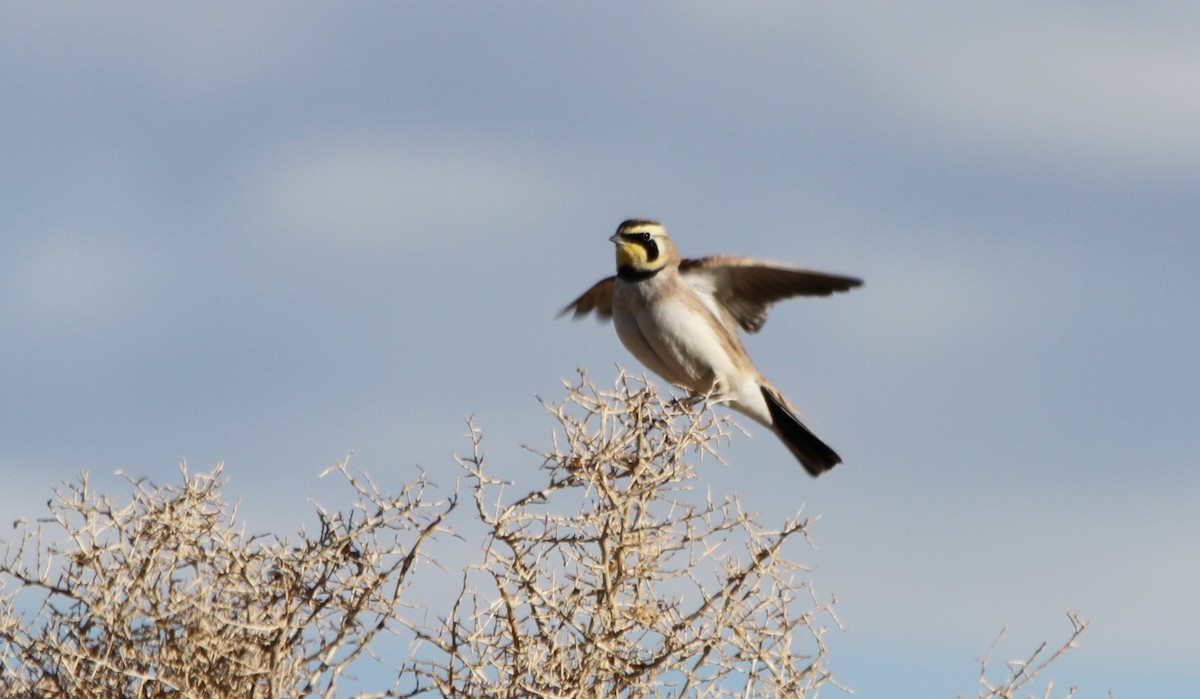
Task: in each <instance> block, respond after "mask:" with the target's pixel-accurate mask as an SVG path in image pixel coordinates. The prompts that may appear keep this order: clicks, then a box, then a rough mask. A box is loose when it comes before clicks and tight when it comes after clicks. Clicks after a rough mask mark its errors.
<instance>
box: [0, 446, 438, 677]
mask: <svg viewBox="0 0 1200 699" xmlns="http://www.w3.org/2000/svg"><path fill="white" fill-rule="evenodd" d="M182 470H183V484H182V485H179V486H158V485H154V484H152V483H149V482H148V481H145V480H129V484H130V486H131V487H132V490H131V494H130V495H129V496H128V498H125V499H123V500H120V501H118V500H115V499H112V498H109V497H108V496H105V495H101V494H97V493H95V492H93V491H92V490H91V489H89V486H88V478H87V475H86V474H84V475H83V476H81V477H80V479H79V481H78V482H75V483H68V484H66V485H64V486H62V487H59V488H56V489H55V499H54V500H52V501H51V502H50V510H51V516H50V518H49V519H47V520H44V521H42V522H39V523H38V524H36V525H32V526H31V525H28V524H24V523H18V526H19V529H20V535H19V537H18V538H17V541H16V542H15V543H13V544H10V545H9V546H8V549H7V551H6V554H5V556H4V560H3V562H2V563H0V579H5V578H6V579H7V582H9V583H12V582H15V583H16V585H15V587H16V589H15V590H13V591H11V592H7V593H6V594H4V595H3V596H2V597H0V604H2V605H3V606H2V607H0V661H2V662H3V668H2V670H3V674H2V676H0V695H2V696H5V697H71V698H73V699H86V698H90V697H96V698H100V697H105V698H108V697H168V696H170V697H298V696H333V695H334V691H335V688H336V687H337V683H338V679H339V677H340V676H341V674H342V673H343V672H344V670H345V669H346V668H347V667H348V666H349V665H350V664H351V663H352V662H353V661H354V660H355V659H356V658H357V657H358V656H359V655H360V654H362V653H363V652H364V651H365V650H366V649H367V648H368V646H369V644H370V642H371V640H372V639H373V638H374V637H375V636H376V635H377V634H379V633H380V632H381V631H382V630H383V629H384V628H386V627H387V626H388V624H390V623H393V622H395V621H396V619H397V616H398V612H399V610H400V596H401V593H402V591H403V589H404V583H405V581H406V580H407V579H408V576H409V575H410V574H411V572H412V569H413V565H414V564H415V563H416V561H417V560H418V558H419V557H420V556H421V547H422V545H423V544H424V543H426V542H427V540H428V539H429V537H431V536H432V535H434V534H435V533H436V532H437V531H438V530H439V528H440V525H441V522H442V520H443V518H444V517H445V515H446V514H447V513H448V512H449V511H450V510H451V509H453V507H454V501H453V500H450V501H429V500H428V499H427V497H426V493H425V481H424V478H419V479H417V481H415V482H414V483H412V484H409V485H408V486H406V487H405V488H404V489H403V490H402V491H401V492H400V494H399V495H396V496H392V495H385V494H383V493H381V492H379V490H378V489H376V488H375V487H374V485H373V484H371V483H370V482H369V481H366V482H364V481H363V480H361V479H359V478H356V477H354V476H353V475H352V474H350V473H349V472H348V471H347V470H346V467H345V463H342V464H339V465H338V466H337V467H335V470H336V471H337V472H338V473H340V474H341V475H342V476H343V477H344V478H345V479H346V481H347V482H348V483H349V484H350V485H351V486H352V487H353V489H354V491H355V492H356V494H357V502H356V504H355V506H354V507H353V508H352V509H351V510H350V512H349V513H346V514H331V513H329V512H327V511H325V510H324V509H321V508H320V507H319V506H318V510H317V518H318V521H319V529H320V531H319V532H318V533H316V534H315V535H303V534H302V535H301V536H300V539H299V541H298V542H297V543H296V544H294V545H293V544H292V543H290V542H288V541H287V540H283V539H277V538H274V537H248V536H246V535H245V533H244V532H243V531H241V530H240V529H239V528H238V526H237V523H236V521H235V516H234V515H235V513H234V511H233V509H232V508H231V507H230V506H229V505H227V504H226V503H225V502H223V501H222V499H221V493H220V490H221V485H222V482H221V481H220V480H219V475H220V468H218V469H216V470H215V471H214V472H212V473H209V474H199V475H189V474H188V473H187V470H186V468H184V469H182ZM53 530H59V531H61V532H62V534H61V537H60V538H57V540H55V541H53V542H51V541H49V540H48V536H49V534H50V532H51V531H53ZM18 593H20V596H19V599H18ZM18 603H19V606H18ZM22 608H24V609H25V612H24V613H22V612H21V609H22Z"/></svg>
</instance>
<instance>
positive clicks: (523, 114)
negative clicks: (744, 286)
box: [0, 2, 1200, 698]
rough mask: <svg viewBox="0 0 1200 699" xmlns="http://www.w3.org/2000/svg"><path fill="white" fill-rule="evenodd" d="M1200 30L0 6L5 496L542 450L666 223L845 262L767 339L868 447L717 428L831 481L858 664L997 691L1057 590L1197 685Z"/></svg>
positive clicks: (821, 488)
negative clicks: (637, 258) (600, 314)
mask: <svg viewBox="0 0 1200 699" xmlns="http://www.w3.org/2000/svg"><path fill="white" fill-rule="evenodd" d="M1197 36H1200V6H1197V5H1196V4H1195V3H1184V2H1176V3H1171V2H1151V3H1141V4H1138V5H1136V6H1134V5H1128V6H1127V5H1126V4H1124V3H1032V2H1015V3H1014V2H1008V3H984V4H979V3H972V4H962V3H939V2H915V3H904V4H900V3H882V2H842V3H794V2H761V3H749V4H747V3H737V4H735V3H715V2H687V3H684V2H672V3H630V2H617V3H605V4H604V5H603V6H599V5H593V6H581V5H578V4H570V3H552V2H536V3H533V2H531V3H519V4H508V3H506V4H503V5H494V4H480V3H458V2H438V3H427V2H405V3H393V4H370V5H367V4H360V5H343V4H327V5H316V4H306V3H255V4H253V5H247V4H242V3H228V4H217V3H204V4H188V3H170V4H144V5H129V4H127V5H122V6H119V7H118V6H113V5H110V4H104V5H99V4H82V3H73V4H70V5H48V4H44V3H37V4H24V5H11V4H10V5H7V6H6V7H5V8H4V9H3V10H0V92H2V94H4V95H5V98H4V102H5V107H4V109H3V110H0V134H2V135H0V148H2V156H0V232H2V235H3V251H2V252H3V254H2V255H0V328H2V330H0V364H2V366H3V367H4V369H3V372H0V396H2V400H0V406H2V407H0V477H2V478H3V480H4V483H5V487H4V489H3V492H0V512H2V513H3V514H4V517H5V519H4V521H9V520H10V519H11V518H13V517H16V516H27V517H31V516H37V515H38V514H40V513H41V510H39V507H40V503H43V502H44V501H45V500H46V498H47V497H48V493H49V486H50V484H51V483H53V482H57V481H60V480H63V479H67V478H71V477H73V476H74V475H75V474H76V473H78V472H79V471H80V470H81V469H87V470H89V471H91V472H92V473H93V474H95V479H96V481H97V483H98V484H99V485H101V486H111V487H113V488H116V487H118V481H117V480H116V479H114V478H113V477H112V476H111V474H112V473H113V472H114V471H115V470H117V469H124V470H126V471H128V472H130V473H133V474H137V475H149V476H151V477H153V478H155V479H157V480H161V481H170V480H172V479H174V478H176V477H177V476H176V468H177V464H178V462H179V461H180V460H181V459H187V460H188V462H189V463H190V464H191V466H192V468H193V469H197V470H199V469H207V468H210V467H211V466H213V465H215V464H217V463H219V462H224V463H225V464H226V467H225V475H226V477H228V478H229V480H230V485H229V492H230V495H231V496H235V497H240V498H242V500H243V505H242V514H243V515H244V516H245V517H246V518H247V520H248V521H249V522H250V525H251V527H252V528H255V527H257V528H260V529H261V528H267V527H271V528H274V529H278V530H281V531H288V530H291V529H294V528H295V527H296V526H298V525H299V521H300V519H301V518H300V515H298V514H297V513H298V512H304V511H306V508H307V505H306V503H305V499H306V497H308V496H309V495H312V494H315V493H319V492H321V489H322V487H323V484H322V483H321V482H318V481H317V480H316V474H317V473H318V472H319V471H320V470H322V469H323V468H324V467H326V466H328V465H329V464H331V463H332V462H334V461H335V460H336V459H339V458H341V457H343V456H344V455H345V454H347V453H348V452H350V451H352V450H353V451H354V453H355V457H354V461H353V464H354V465H355V466H356V467H357V468H360V469H366V470H368V471H370V472H371V473H372V474H373V475H375V476H376V477H378V478H379V479H380V480H381V481H383V482H388V480H389V479H392V481H393V482H396V483H398V482H400V481H401V480H402V479H404V478H407V477H409V476H410V475H411V474H412V473H413V472H414V470H415V468H416V467H417V466H421V467H424V468H426V469H428V470H429V471H430V472H432V473H433V474H435V476H438V475H440V476H441V480H442V481H444V482H445V483H446V484H449V483H450V482H452V480H453V478H454V476H455V475H456V472H455V467H454V465H453V461H452V459H451V455H452V453H454V452H456V451H463V450H464V449H465V448H466V446H467V445H466V442H465V441H464V440H463V439H462V435H463V433H464V431H465V428H464V424H463V417H464V416H465V415H466V414H468V413H470V414H474V415H475V416H476V421H477V424H478V425H479V426H480V427H481V428H482V429H483V430H484V433H485V440H486V442H485V444H486V446H487V447H488V449H489V455H490V458H491V460H492V467H493V468H499V469H503V468H512V469H514V470H517V471H524V472H527V469H530V468H532V465H533V462H532V461H531V458H530V457H529V456H528V455H527V454H526V453H524V452H523V451H522V450H521V449H520V445H521V444H531V445H534V446H546V445H548V444H549V430H550V428H551V424H550V422H549V420H548V419H547V417H546V416H545V415H544V414H543V412H542V410H541V408H540V407H539V406H538V404H537V402H536V401H535V399H534V396H535V395H541V396H544V397H546V398H550V399H554V398H557V397H559V396H561V395H562V391H561V390H560V389H559V388H558V382H559V379H560V377H570V376H572V375H573V372H574V369H575V367H576V366H577V365H579V366H583V367H585V368H587V369H588V370H589V372H590V373H591V375H592V376H593V378H595V379H596V380H597V381H598V382H601V383H606V382H609V381H611V380H612V378H613V376H614V375H615V369H614V365H615V364H616V363H620V364H623V365H625V366H628V367H631V368H635V367H636V365H635V363H634V362H633V360H632V359H631V358H630V357H629V355H628V354H627V353H626V352H625V351H624V349H623V348H622V347H621V346H620V344H619V342H618V341H617V339H616V337H615V335H614V334H613V332H612V330H611V328H610V327H607V326H603V325H597V324H595V323H592V322H585V323H571V322H568V321H565V320H556V319H555V317H554V314H555V312H556V311H557V310H558V309H559V308H561V307H562V306H563V305H564V304H565V303H566V302H567V301H569V300H571V299H572V298H574V297H575V296H576V295H577V294H578V293H580V292H581V291H582V290H583V289H585V288H586V287H587V286H588V285H590V284H591V283H592V282H594V281H595V280H596V279H598V278H599V277H601V276H604V275H607V274H609V273H611V268H612V249H611V245H610V244H609V243H608V242H607V241H606V238H607V237H608V235H610V234H611V232H612V230H613V228H615V226H616V225H617V223H619V222H620V221H621V220H622V219H625V218H628V217H631V216H648V217H655V218H658V219H660V220H662V221H663V222H664V223H665V224H666V226H667V227H668V229H669V230H670V231H671V232H672V234H673V236H674V237H675V239H676V241H677V242H678V244H679V247H680V248H681V249H682V250H683V252H684V253H685V254H690V255H703V254H709V253H716V252H728V253H738V254H747V255H753V256H758V257H770V258H777V259H781V260H788V261H792V262H795V263H799V264H803V265H807V266H812V267H816V268H819V269H827V270H829V271H833V272H839V273H845V274H852V275H856V276H860V277H862V278H864V279H865V280H866V285H865V286H864V287H863V288H862V289H860V290H856V291H854V292H852V293H851V294H847V295H842V296H838V297H836V298H832V299H817V300H800V301H793V302H788V303H786V304H784V305H781V306H778V307H776V308H775V309H774V311H773V313H772V315H771V317H770V320H769V322H768V323H767V326H766V327H765V329H764V330H763V332H762V333H761V334H760V335H758V336H755V337H753V338H750V339H749V340H748V347H749V349H750V351H751V353H752V354H753V355H754V356H755V358H756V359H757V361H758V362H759V364H760V368H761V369H762V370H763V371H764V373H765V374H767V376H768V377H769V378H771V380H772V381H774V382H775V383H776V384H777V385H778V386H780V388H781V389H783V391H784V392H785V393H786V394H787V395H788V396H789V397H790V398H791V399H792V400H793V401H795V402H796V403H798V404H799V405H801V406H802V407H803V408H804V409H805V410H806V412H807V413H808V415H809V416H810V422H811V423H812V425H813V427H814V428H815V429H816V430H817V431H818V432H819V433H820V434H821V435H822V436H824V437H825V438H827V439H828V440H829V441H830V442H831V443H832V444H833V445H834V446H835V447H837V448H838V450H839V451H840V452H841V453H842V455H843V457H844V458H845V460H846V463H845V465H844V466H841V467H839V468H838V469H837V470H835V471H834V472H833V473H831V474H829V475H827V476H825V477H823V478H821V479H820V480H817V481H813V480H810V479H809V478H808V477H807V476H805V475H804V474H803V473H802V471H801V470H800V469H799V467H798V466H797V465H796V464H795V463H794V462H793V461H792V459H791V457H790V455H789V454H788V453H787V452H786V450H785V449H784V448H783V447H781V446H780V445H779V444H777V443H776V442H775V441H774V440H773V439H772V438H771V437H770V436H769V435H767V434H765V433H764V432H763V431H762V430H761V429H758V428H756V427H750V431H751V432H752V434H753V438H742V439H739V440H737V441H736V442H735V443H734V444H733V445H732V446H731V447H730V448H729V449H727V450H726V456H727V458H728V460H729V465H728V466H721V465H719V464H716V463H709V464H705V465H704V466H703V467H702V469H703V472H704V475H705V477H706V478H707V479H708V481H709V482H710V483H711V485H712V487H713V488H714V490H716V491H718V492H721V491H732V490H737V491H738V492H740V493H741V496H742V498H743V500H744V502H746V503H747V505H748V506H749V507H750V508H751V509H755V510H758V511H760V512H762V513H763V514H764V516H765V517H768V518H771V519H778V518H782V517H783V516H785V515H786V514H789V513H790V512H791V511H793V510H794V509H795V508H796V507H797V506H799V505H800V504H801V503H805V504H806V509H807V511H808V512H809V513H810V514H820V515H821V516H822V518H821V520H820V522H819V523H818V524H817V525H816V526H815V528H814V530H813V536H814V538H815V539H816V541H817V543H818V544H819V545H820V547H821V549H820V551H818V552H816V553H814V554H812V556H811V560H812V561H813V562H814V563H815V564H816V565H817V567H818V569H817V571H816V573H815V574H814V579H815V581H816V584H817V587H818V589H819V590H820V591H821V592H823V593H831V594H836V595H837V596H838V598H839V600H840V605H839V610H840V615H841V618H842V620H843V621H844V622H845V623H846V625H847V626H848V630H847V631H846V632H845V633H837V634H835V635H833V636H832V637H830V639H829V642H830V645H831V648H832V662H833V666H832V667H833V670H834V672H835V673H836V675H837V676H838V677H839V678H840V679H841V681H842V682H844V683H845V684H847V685H849V686H851V687H854V688H856V689H858V690H859V692H860V695H861V696H867V697H872V696H889V697H906V696H907V697H930V696H947V697H948V696H954V695H955V693H956V692H961V693H963V694H971V695H973V694H974V693H975V688H974V686H973V682H974V677H975V673H976V666H975V665H974V663H973V659H974V658H976V657H978V656H979V655H981V654H982V653H983V652H984V651H985V650H986V648H987V645H988V644H989V643H990V642H991V640H992V638H993V637H994V635H995V634H996V632H997V631H998V630H999V629H1000V627H1001V626H1003V625H1005V624H1009V625H1010V626H1011V628H1012V630H1011V632H1010V635H1009V641H1008V642H1007V643H1006V644H1005V646H1004V647H1003V648H1002V652H1001V655H1003V656H1005V657H1007V656H1017V655H1022V654H1024V653H1026V652H1027V651H1029V650H1031V649H1032V648H1033V646H1034V645H1036V643H1037V642H1039V641H1041V640H1043V639H1046V640H1051V641H1054V640H1059V639H1062V638H1064V637H1065V635H1066V634H1067V632H1068V629H1069V627H1068V625H1067V623H1066V620H1065V618H1064V617H1063V612H1064V611H1065V610H1068V609H1069V610H1072V611H1075V612H1078V613H1079V614H1081V615H1082V616H1083V617H1085V618H1087V619H1089V620H1091V621H1092V627H1091V628H1090V629H1089V631H1088V632H1087V633H1086V634H1085V636H1084V637H1083V640H1082V644H1081V645H1082V648H1081V649H1080V650H1078V651H1076V652H1075V653H1074V654H1073V655H1072V656H1069V657H1068V658H1067V660H1065V661H1063V662H1062V663H1061V665H1060V666H1058V668H1056V670H1055V671H1054V673H1053V676H1054V677H1055V678H1056V680H1057V684H1058V685H1060V686H1064V687H1065V686H1066V685H1068V684H1078V685H1079V686H1080V687H1081V694H1080V696H1084V697H1103V696H1107V694H1106V693H1107V692H1108V691H1109V690H1112V691H1113V692H1114V693H1115V694H1116V696H1118V697H1127V698H1128V697H1145V696H1155V697H1183V696H1191V695H1192V694H1194V691H1195V686H1196V684H1197V682H1198V681H1200V671H1197V670H1196V669H1195V668H1196V664H1195V655H1196V652H1197V650H1198V649H1200V596H1197V594H1196V591H1197V590H1198V589H1200V469H1197V465H1198V464H1197V460H1198V458H1200V457H1198V454H1200V436H1198V434H1200V428H1198V418H1200V362H1198V361H1197V357H1200V312H1198V311H1200V281H1198V279H1197V274H1196V272H1195V268H1196V267H1197V264H1198V263H1200V228H1198V223H1197V222H1198V221H1200V128H1197V124H1200V43H1198V42H1197V41H1196V37H1197ZM506 464H511V466H508V465H506ZM326 504H327V505H333V506H336V505H337V504H338V503H336V502H327V503H326Z"/></svg>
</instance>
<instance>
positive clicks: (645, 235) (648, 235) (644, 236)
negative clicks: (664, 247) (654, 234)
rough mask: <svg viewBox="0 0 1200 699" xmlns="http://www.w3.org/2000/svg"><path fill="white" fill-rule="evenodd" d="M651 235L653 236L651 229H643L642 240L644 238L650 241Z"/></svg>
mask: <svg viewBox="0 0 1200 699" xmlns="http://www.w3.org/2000/svg"><path fill="white" fill-rule="evenodd" d="M650 237H651V236H650V231H643V232H642V240H644V241H646V242H650Z"/></svg>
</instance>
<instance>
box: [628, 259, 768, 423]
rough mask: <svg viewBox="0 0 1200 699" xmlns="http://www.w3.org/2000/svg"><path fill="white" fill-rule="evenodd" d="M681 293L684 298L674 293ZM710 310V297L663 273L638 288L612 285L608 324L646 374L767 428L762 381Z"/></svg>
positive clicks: (633, 284)
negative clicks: (712, 399) (708, 398)
mask: <svg viewBox="0 0 1200 699" xmlns="http://www.w3.org/2000/svg"><path fill="white" fill-rule="evenodd" d="M672 283H677V284H679V285H680V286H675V287H672V286H671V285H672ZM684 289H686V290H687V293H688V294H690V298H689V297H685V296H684V295H683V294H682V293H680V292H681V290H684ZM715 308H716V301H715V300H713V299H712V298H711V297H710V298H705V297H704V295H702V294H701V293H698V292H696V291H695V290H694V289H692V288H691V287H688V286H687V285H686V282H683V281H682V280H681V279H680V278H679V277H678V276H675V277H671V276H670V274H669V272H664V273H660V274H659V275H658V276H656V277H653V278H651V279H648V280H646V281H643V282H638V283H628V282H624V281H621V280H617V282H616V286H615V288H614V296H613V323H614V325H615V326H616V330H617V336H618V337H620V338H621V342H622V343H623V344H624V345H625V347H626V348H627V349H628V350H629V351H630V352H631V353H632V354H633V356H634V357H636V358H637V360H638V361H640V362H641V363H642V364H644V365H645V366H646V368H647V369H649V370H650V371H652V372H654V373H655V374H658V375H659V376H661V377H662V378H664V379H666V380H667V381H670V382H671V383H673V384H675V385H676V386H679V387H681V388H685V389H687V390H688V391H691V392H693V393H696V394H700V395H709V394H711V395H713V396H715V397H716V398H717V399H719V400H722V401H725V402H727V404H728V405H729V406H730V407H732V408H734V409H735V410H738V411H739V412H742V413H744V414H746V415H748V416H749V417H751V418H754V419H755V420H757V421H758V422H761V423H762V424H764V425H768V426H769V425H770V424H771V416H770V413H769V412H768V410H767V403H766V400H765V399H764V398H763V396H762V389H761V388H760V382H761V381H762V377H761V376H760V375H759V373H758V371H757V370H756V369H755V368H754V366H753V364H751V363H750V360H749V358H748V357H746V355H745V352H744V350H743V349H742V347H741V342H740V341H739V340H738V338H737V336H736V334H733V335H732V336H731V335H730V333H734V331H733V330H732V329H730V328H727V327H725V326H724V325H723V324H722V323H721V321H720V320H719V318H718V316H717V315H716V313H715V311H714V310H711V309H715Z"/></svg>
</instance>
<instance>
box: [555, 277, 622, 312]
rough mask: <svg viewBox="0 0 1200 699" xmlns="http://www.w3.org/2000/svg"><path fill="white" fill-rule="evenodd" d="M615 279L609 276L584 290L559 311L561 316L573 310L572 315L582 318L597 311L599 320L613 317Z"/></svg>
mask: <svg viewBox="0 0 1200 699" xmlns="http://www.w3.org/2000/svg"><path fill="white" fill-rule="evenodd" d="M615 279H616V277H607V278H605V279H601V280H600V281H598V282H596V284H595V285H594V286H592V288H590V289H588V290H587V291H585V292H583V295H582V296H580V297H579V298H577V299H575V300H574V301H572V302H571V303H569V304H567V307H566V308H564V309H562V310H561V311H559V312H558V315H559V317H562V316H564V315H566V314H567V313H568V312H573V315H572V317H574V318H582V317H583V316H585V315H587V314H589V313H591V312H592V311H595V312H596V317H597V319H598V320H607V319H609V318H611V317H612V296H613V281H614V280H615Z"/></svg>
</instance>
